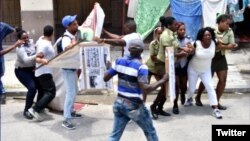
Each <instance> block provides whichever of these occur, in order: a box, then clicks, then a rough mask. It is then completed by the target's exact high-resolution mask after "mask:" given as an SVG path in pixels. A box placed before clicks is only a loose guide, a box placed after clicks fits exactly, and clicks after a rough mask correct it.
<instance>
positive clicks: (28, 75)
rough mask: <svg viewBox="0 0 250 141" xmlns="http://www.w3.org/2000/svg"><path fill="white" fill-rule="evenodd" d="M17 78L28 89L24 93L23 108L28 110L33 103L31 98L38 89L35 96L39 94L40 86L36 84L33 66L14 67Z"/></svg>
mask: <svg viewBox="0 0 250 141" xmlns="http://www.w3.org/2000/svg"><path fill="white" fill-rule="evenodd" d="M15 74H16V77H17V79H18V80H19V81H20V82H21V83H22V84H23V85H24V86H25V87H26V88H27V89H28V92H27V94H26V101H25V108H24V111H28V109H29V108H31V107H32V105H33V100H34V97H35V95H36V92H37V90H38V95H39V96H37V98H38V99H39V97H40V95H41V93H42V92H41V88H40V86H39V85H38V80H37V78H36V77H35V72H34V69H33V68H17V69H15Z"/></svg>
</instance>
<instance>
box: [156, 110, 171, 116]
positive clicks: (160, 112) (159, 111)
mask: <svg viewBox="0 0 250 141" xmlns="http://www.w3.org/2000/svg"><path fill="white" fill-rule="evenodd" d="M158 115H162V116H171V114H169V113H167V112H165V111H163V110H158Z"/></svg>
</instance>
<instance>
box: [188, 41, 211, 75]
mask: <svg viewBox="0 0 250 141" xmlns="http://www.w3.org/2000/svg"><path fill="white" fill-rule="evenodd" d="M214 55H215V43H214V41H212V42H211V44H210V46H209V47H208V48H204V47H203V46H202V45H201V42H200V41H199V40H198V41H196V49H195V54H194V56H193V58H192V59H191V60H190V62H189V65H191V66H192V68H193V69H194V70H195V71H196V72H206V71H207V70H208V69H209V68H211V63H212V58H213V57H214Z"/></svg>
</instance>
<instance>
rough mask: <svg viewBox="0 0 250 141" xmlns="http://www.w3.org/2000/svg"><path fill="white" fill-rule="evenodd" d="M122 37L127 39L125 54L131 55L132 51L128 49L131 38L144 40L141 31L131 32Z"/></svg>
mask: <svg viewBox="0 0 250 141" xmlns="http://www.w3.org/2000/svg"><path fill="white" fill-rule="evenodd" d="M122 39H123V40H125V42H126V46H125V47H124V55H123V56H129V55H130V52H129V51H128V48H129V46H130V42H131V40H134V39H139V40H142V36H141V35H140V34H139V33H135V32H134V33H130V34H127V35H125V36H124V37H123V38H122Z"/></svg>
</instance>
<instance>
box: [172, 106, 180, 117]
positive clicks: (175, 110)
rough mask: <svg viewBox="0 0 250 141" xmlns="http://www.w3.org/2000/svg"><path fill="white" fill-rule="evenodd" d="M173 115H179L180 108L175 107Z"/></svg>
mask: <svg viewBox="0 0 250 141" xmlns="http://www.w3.org/2000/svg"><path fill="white" fill-rule="evenodd" d="M173 113H174V114H176V115H178V114H179V108H178V107H174V108H173Z"/></svg>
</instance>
